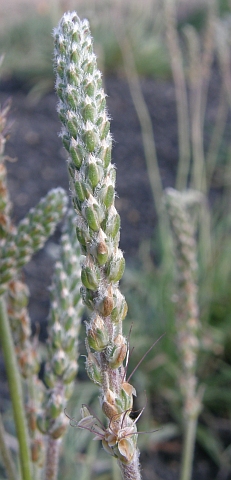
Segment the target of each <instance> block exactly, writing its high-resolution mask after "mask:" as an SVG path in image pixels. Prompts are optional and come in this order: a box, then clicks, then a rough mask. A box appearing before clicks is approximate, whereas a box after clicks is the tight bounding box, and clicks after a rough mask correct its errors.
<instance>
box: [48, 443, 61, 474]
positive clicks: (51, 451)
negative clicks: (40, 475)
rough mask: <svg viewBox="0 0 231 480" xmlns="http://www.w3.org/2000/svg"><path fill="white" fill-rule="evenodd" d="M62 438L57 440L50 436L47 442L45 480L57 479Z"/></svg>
mask: <svg viewBox="0 0 231 480" xmlns="http://www.w3.org/2000/svg"><path fill="white" fill-rule="evenodd" d="M60 444H61V440H60V439H58V440H55V439H54V438H52V437H50V436H49V437H48V442H47V454H46V467H45V480H56V479H57V475H58V466H59V447H60Z"/></svg>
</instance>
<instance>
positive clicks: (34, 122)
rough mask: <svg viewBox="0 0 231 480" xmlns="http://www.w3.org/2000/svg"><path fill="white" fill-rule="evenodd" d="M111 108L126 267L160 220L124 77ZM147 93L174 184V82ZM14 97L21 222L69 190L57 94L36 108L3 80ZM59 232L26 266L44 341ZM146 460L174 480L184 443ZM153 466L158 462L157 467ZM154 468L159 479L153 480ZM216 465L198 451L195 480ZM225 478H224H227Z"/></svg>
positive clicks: (109, 88) (14, 177)
mask: <svg viewBox="0 0 231 480" xmlns="http://www.w3.org/2000/svg"><path fill="white" fill-rule="evenodd" d="M218 84H219V78H218V74H216V73H214V76H213V79H212V82H211V85H210V90H209V109H208V111H207V116H206V118H207V123H208V124H212V123H213V121H214V118H215V114H216V102H217V97H218V95H217V88H218ZM105 88H106V92H107V94H108V110H109V114H110V116H111V117H112V122H111V131H112V134H113V138H114V148H113V162H114V163H115V164H116V167H117V194H118V198H117V200H116V206H117V209H118V211H119V213H120V215H121V223H122V229H121V244H120V245H121V248H122V250H123V251H124V255H125V259H126V261H127V264H129V263H131V262H136V261H137V259H138V258H139V247H140V244H141V242H142V241H144V240H147V239H149V238H151V237H153V232H154V228H155V223H156V214H155V210H154V206H153V200H152V194H151V189H150V185H149V178H148V175H147V169H146V164H145V157H144V151H143V146H142V140H141V132H140V125H139V121H138V118H137V115H136V112H135V109H134V106H133V103H132V100H131V96H130V92H129V88H128V85H127V83H126V81H125V80H124V78H120V77H116V76H113V77H107V78H106V80H105ZM142 89H143V93H144V97H145V100H146V102H147V105H148V108H149V111H150V115H151V119H152V122H153V128H154V134H155V140H156V148H157V155H158V159H159V165H160V172H161V176H162V179H163V184H164V187H167V186H174V178H175V172H176V165H177V159H178V142H177V123H176V105H175V95H174V87H173V84H172V82H171V81H170V80H169V81H154V80H152V79H143V80H142ZM9 96H10V97H12V108H11V114H10V117H11V119H12V120H14V123H13V126H12V128H11V137H10V139H9V142H8V143H7V147H6V154H7V155H9V156H10V157H12V158H14V159H16V160H17V161H15V162H10V161H9V162H8V164H7V166H8V172H9V176H8V185H9V190H10V194H11V199H12V204H13V208H12V215H13V219H14V221H15V223H17V222H18V221H19V220H20V219H21V218H23V216H24V215H25V214H26V212H27V211H28V210H29V208H31V207H32V206H34V205H35V204H36V203H37V202H38V201H39V199H40V198H41V196H43V195H45V194H46V193H47V192H48V191H49V190H50V189H51V188H54V187H57V186H62V187H64V188H65V189H66V190H68V177H67V169H66V162H65V158H66V154H65V151H64V148H63V147H62V142H61V139H60V138H59V137H58V132H59V131H60V127H61V125H60V121H59V119H58V115H57V113H56V102H57V100H56V96H55V94H54V93H49V94H47V95H46V96H44V97H43V98H42V99H41V100H40V101H39V102H38V103H37V104H34V103H33V101H32V100H31V97H30V96H28V92H26V91H24V89H23V85H19V84H17V82H16V81H13V80H12V81H8V82H3V83H2V85H1V86H0V102H1V104H3V103H4V100H5V99H7V98H8V97H9ZM214 192H215V191H214ZM59 234H60V228H59V229H58V231H57V233H56V234H55V235H54V236H53V237H52V239H50V240H49V241H48V243H47V244H46V246H45V248H44V250H43V251H41V252H39V253H38V254H36V255H35V257H34V258H33V260H32V261H31V262H30V263H29V265H28V266H27V267H26V268H25V276H26V280H27V282H28V284H29V286H30V290H31V300H30V314H31V318H32V322H33V324H35V323H36V322H38V323H39V324H40V325H41V332H42V335H44V332H45V322H46V318H47V315H48V292H47V287H48V286H49V284H50V278H51V274H52V265H53V262H54V256H55V251H56V250H57V249H56V248H55V246H56V245H57V243H58V238H59ZM164 450H165V451H163V450H162V448H161V447H160V448H159V452H149V453H148V454H146V455H143V459H142V458H141V461H142V460H143V461H142V464H143V465H145V466H144V468H143V478H144V480H151V479H154V480H158V479H159V480H161V479H165V480H176V479H178V476H179V472H178V468H179V458H180V443H179V441H178V443H177V442H176V443H174V442H171V443H170V444H169V446H168V445H167V444H166V445H165V447H164ZM153 460H154V462H153ZM154 469H155V472H156V473H155V474H154ZM216 475H217V472H216V467H215V466H214V465H213V464H212V462H211V460H210V459H208V458H207V457H206V456H205V454H204V453H203V452H200V451H197V453H196V461H195V473H194V476H193V479H194V480H196V479H197V480H202V479H203V480H215V478H216ZM228 478H231V477H228V476H226V475H225V476H222V477H219V480H228Z"/></svg>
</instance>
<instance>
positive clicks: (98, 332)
mask: <svg viewBox="0 0 231 480" xmlns="http://www.w3.org/2000/svg"><path fill="white" fill-rule="evenodd" d="M54 39H55V70H56V90H57V94H58V97H59V103H58V113H59V117H60V120H61V122H62V124H63V127H62V131H61V137H62V140H63V144H64V146H65V148H66V149H67V151H68V154H69V157H68V170H69V174H70V186H71V192H72V200H73V205H74V209H75V211H76V214H77V228H76V231H77V237H78V239H79V242H80V244H81V247H82V253H83V262H82V272H81V279H82V288H81V294H82V298H83V301H84V302H85V304H86V305H87V307H88V308H89V309H90V311H91V315H90V318H89V321H88V323H87V324H86V334H87V337H86V348H87V359H86V369H87V372H88V375H89V377H90V378H91V379H92V380H93V381H94V382H95V383H96V384H97V385H99V386H100V388H101V405H102V410H103V412H104V414H105V415H106V417H107V419H108V427H107V428H106V429H104V430H100V433H99V435H98V436H97V438H98V439H101V440H102V444H103V446H104V448H105V450H106V451H107V452H108V453H110V454H111V455H113V456H114V457H116V458H118V460H119V463H120V467H121V471H122V473H123V476H124V478H125V479H128V478H129V479H134V480H137V479H138V480H139V479H140V473H139V465H138V463H139V462H138V450H137V447H136V440H137V431H136V423H135V422H134V421H133V420H132V419H131V418H130V412H131V409H132V405H133V394H134V389H133V387H132V386H130V385H129V384H128V383H127V382H126V380H125V368H124V366H123V362H124V360H125V358H126V356H127V354H128V345H127V340H126V338H125V337H124V336H123V333H122V322H123V319H124V318H125V316H126V313H127V304H126V301H125V298H124V296H123V295H122V294H121V292H120V289H119V280H120V279H121V277H122V275H123V272H124V267H125V261H124V257H123V253H122V251H121V250H120V249H119V247H118V245H119V237H120V217H119V214H118V212H117V210H116V208H115V206H114V199H115V177H116V172H115V167H114V166H113V165H112V164H111V147H112V139H111V134H110V122H109V117H108V114H107V110H106V95H105V93H104V90H103V88H102V80H101V73H100V72H99V70H98V69H97V65H96V57H95V55H94V53H93V46H92V39H91V35H90V30H89V24H88V21H87V20H83V21H81V20H80V19H79V18H78V16H77V14H76V13H75V12H72V13H66V14H64V16H63V17H62V19H61V21H60V23H59V25H58V28H57V29H55V31H54ZM85 417H89V414H88V412H87V413H85V412H83V419H84V418H85ZM89 425H90V426H89ZM79 426H80V427H81V428H87V429H90V430H92V431H93V432H94V433H97V432H96V421H95V420H94V419H93V420H92V419H91V421H90V423H89V422H88V419H86V420H81V421H80V425H79ZM97 428H98V427H97ZM112 437H113V438H112Z"/></svg>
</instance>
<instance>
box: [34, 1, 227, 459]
mask: <svg viewBox="0 0 231 480" xmlns="http://www.w3.org/2000/svg"><path fill="white" fill-rule="evenodd" d="M217 5H218V7H219V11H218V13H216V16H215V18H216V24H218V23H219V22H220V19H221V20H222V22H221V24H220V27H221V30H220V31H222V32H225V31H228V30H226V27H227V28H229V27H228V26H229V22H228V17H225V16H224V15H227V14H228V13H229V6H228V4H226V5H225V2H219V3H217ZM201 13H202V14H201ZM96 17H97V15H96V16H95V18H96ZM149 17H150V15H149ZM158 18H161V19H163V18H164V17H163V13H162V14H161V17H158ZM206 19H207V13H206V10H204V11H203V12H200V14H198V15H192V16H191V17H187V19H186V21H185V19H184V20H182V19H181V18H180V20H179V17H177V23H176V28H177V31H176V33H177V35H178V39H180V43H179V45H180V47H182V46H183V49H182V55H183V67H184V69H183V73H185V72H186V80H187V79H188V77H187V72H188V71H189V70H190V68H186V69H185V65H186V67H189V64H188V58H189V55H188V50H187V42H186V38H187V37H186V36H185V35H187V29H186V31H185V30H184V27H185V23H187V22H188V23H190V26H193V32H194V33H193V35H194V36H193V37H190V38H194V39H195V37H196V38H197V39H199V42H200V41H201V39H202V36H203V32H204V27H205V25H206ZM223 22H224V23H223ZM131 23H132V22H131ZM53 24H55V22H54V23H53ZM161 25H164V23H163V24H161V22H159V28H160V29H161ZM134 32H136V30H135V29H134ZM188 33H189V32H188ZM191 33H192V30H191ZM49 35H50V31H49ZM134 36H135V33H134ZM49 38H50V37H49ZM145 38H147V37H145ZM160 38H161V42H162V41H163V40H164V35H162V36H161V37H160ZM188 38H189V37H188ZM227 38H228V36H226V35H225V36H224V37H223V36H222V37H221V35H218V38H217V39H219V42H220V45H223V46H222V47H220V53H221V54H223V60H222V61H221V62H222V65H223V66H222V72H223V73H222V78H224V77H223V75H224V74H225V75H226V82H227V81H228V76H229V64H228V62H229V44H228V42H227ZM225 39H226V41H225V43H221V40H222V42H224V40H225ZM152 40H153V37H152V36H151V37H150V43H151V42H152ZM214 41H215V40H214ZM113 42H114V40H113V41H112V46H113ZM37 43H38V42H37ZM131 43H132V49H131V51H132V52H133V55H134V57H136V51H135V49H134V44H133V42H131ZM97 45H98V42H97ZM144 47H145V46H144ZM111 48H112V47H111ZM113 48H114V47H113ZM164 48H166V47H164ZM216 48H218V47H216ZM115 51H116V52H117V53H119V58H120V61H121V59H122V54H121V53H120V52H119V49H118V45H117V46H116V47H115ZM217 51H218V50H217ZM98 52H99V54H100V52H102V50H101V49H100V48H99V49H98ZM165 52H167V50H165ZM186 52H187V55H185V54H186ZM214 52H215V50H213V55H214V58H216V62H217V61H218V55H217V53H216V54H215V53H214ZM225 52H226V55H224V53H225ZM220 53H219V56H220ZM100 58H101V59H103V55H100ZM111 58H113V56H112V57H111ZM191 60H192V59H191ZM100 61H101V63H102V64H103V60H100ZM119 65H120V63H119ZM135 65H136V63H135ZM149 65H150V62H149ZM170 66H171V65H170V60H169V65H168V71H170ZM144 67H145V64H144ZM144 71H145V70H144ZM191 72H192V68H191ZM212 72H213V70H212ZM130 75H131V72H130ZM221 87H222V88H221V92H220V101H219V105H218V110H217V117H216V118H217V123H216V124H215V125H212V124H211V122H210V120H209V119H207V118H206V121H205V128H204V133H205V153H206V156H208V158H209V156H210V159H211V160H209V161H208V166H209V168H208V172H207V179H208V185H211V186H212V187H213V192H214V193H215V192H217V186H218V185H219V186H220V187H219V188H221V189H222V193H225V196H224V197H223V198H222V199H221V202H220V201H219V204H218V202H217V201H216V199H215V195H213V194H212V195H211V193H209V198H210V199H211V198H212V205H213V210H212V215H211V219H210V222H211V223H210V225H211V231H212V236H211V237H210V235H209V236H208V235H207V237H206V238H207V240H206V242H204V240H203V241H202V239H204V238H205V236H204V235H205V232H203V231H202V230H201V229H200V234H199V248H200V252H201V253H200V258H199V265H200V267H199V282H200V283H199V284H200V289H199V303H200V311H201V316H202V324H203V328H204V329H205V331H206V333H207V338H206V342H205V344H204V348H203V350H201V351H200V357H199V364H200V369H199V370H200V379H201V381H204V382H205V383H206V386H207V388H206V389H205V396H204V402H205V408H204V411H203V412H202V415H201V417H200V422H199V428H198V440H199V441H200V442H201V444H203V446H204V447H205V448H206V449H207V451H208V452H210V453H211V454H212V458H213V459H215V460H216V462H217V464H218V465H221V463H223V464H224V459H225V464H227V465H229V462H230V460H229V454H228V450H227V453H225V450H224V447H225V445H227V442H228V440H227V441H226V440H225V441H223V440H224V430H223V429H222V427H221V423H219V421H218V420H217V416H218V418H221V419H222V418H223V419H225V422H226V425H227V424H228V416H229V396H230V395H229V387H228V382H229V379H230V374H229V371H230V367H229V363H230V333H229V332H230V328H229V325H230V215H229V213H228V211H227V206H228V204H229V195H230V193H229V180H228V179H229V168H230V167H229V165H230V162H229V144H228V141H227V130H226V133H225V134H224V135H223V133H222V132H223V131H224V130H223V129H224V128H225V125H227V123H226V119H227V113H228V111H229V106H228V101H227V97H226V94H227V89H226V90H225V89H224V82H221ZM225 91H226V93H225ZM213 127H214V135H211V132H212V131H213ZM210 135H211V136H210ZM209 138H210V140H211V141H210V142H208V140H209ZM208 144H209V148H208ZM211 182H212V183H211ZM224 184H225V185H226V187H225V188H224V189H223V185H224ZM215 187H216V188H215ZM220 191H221V190H220ZM216 198H218V197H216ZM220 198H221V197H219V199H220ZM205 211H206V210H205ZM206 216H207V215H206ZM203 218H206V217H203ZM207 219H208V216H207ZM203 222H204V220H203ZM208 240H209V241H208ZM162 245H163V243H161V242H160V240H159V234H158V233H157V231H156V232H155V244H154V241H151V249H149V246H150V243H149V242H147V243H146V244H143V245H142V246H141V248H140V263H139V270H135V269H133V270H131V271H130V272H129V271H127V273H126V277H125V280H124V282H123V288H124V289H125V293H126V298H127V299H128V301H129V297H130V295H131V297H130V298H132V301H129V312H130V313H129V315H130V317H129V318H131V320H134V319H135V320H136V319H137V322H136V321H134V327H133V338H134V340H133V339H132V340H131V343H132V344H134V343H135V344H136V349H135V351H134V352H133V355H132V357H131V360H130V363H131V369H132V365H133V366H134V365H135V364H136V363H137V361H138V358H140V355H138V352H139V351H142V352H143V353H144V352H145V350H146V348H147V346H146V345H147V343H148V342H150V337H151V336H152V337H154V338H156V336H158V335H160V334H161V333H162V331H163V327H162V325H163V323H165V326H166V330H168V332H169V335H168V336H165V337H164V338H163V339H162V341H161V343H160V344H159V345H157V346H156V350H155V358H151V359H150V357H148V359H147V361H146V363H145V368H144V366H142V365H141V366H140V374H139V373H137V383H136V385H138V384H140V385H141V384H142V385H143V388H147V386H148V388H149V389H150V392H151V394H152V395H151V399H152V400H151V401H152V403H153V404H154V406H156V407H158V402H159V401H161V402H163V403H164V404H165V405H166V412H168V413H169V411H170V417H168V420H169V421H171V422H172V420H173V419H174V421H175V422H176V424H178V425H179V424H180V420H179V418H180V408H179V405H180V403H179V398H178V397H177V395H175V390H174V389H175V385H176V380H177V377H178V375H179V368H178V367H175V366H177V358H176V350H175V344H174V342H173V334H174V333H173V327H172V325H173V318H174V305H173V304H172V301H171V298H170V296H169V291H172V282H173V279H172V272H173V263H172V260H171V256H169V255H168V256H167V255H165V256H162V261H160V258H161V257H160V255H161V251H162ZM208 245H209V248H208ZM157 246H158V247H157ZM157 250H158V253H157ZM166 250H167V249H166ZM153 252H154V253H153ZM203 252H204V253H205V254H206V255H204V254H203ZM153 257H154V258H155V261H153ZM135 268H136V269H137V264H136V266H135ZM141 275H142V277H141ZM140 278H142V282H141V281H140ZM141 315H142V318H145V321H144V323H143V329H142V330H141V331H140V330H139V329H138V324H139V325H140V323H139V322H138V319H139V317H140V316H141ZM160 320H161V322H162V323H160ZM128 323H129V322H128ZM208 325H209V329H208V328H207V326H208ZM140 328H142V325H141V326H140ZM208 331H209V332H211V335H208ZM134 381H135V382H136V379H135V378H134ZM160 399H161V400H160ZM150 412H151V405H149V404H148V406H147V408H146V411H145V412H144V417H143V426H144V427H142V426H141V429H143V428H144V429H146V430H148V429H149V427H147V425H148V423H149V421H150V416H149V415H150ZM152 417H153V415H152ZM154 417H155V418H156V419H157V420H158V419H159V420H160V422H161V421H162V417H161V414H160V411H159V410H158V408H156V414H155V415H154ZM165 420H166V417H165ZM174 432H175V435H176V434H177V432H179V430H177V428H176V429H175V430H174ZM211 433H212V434H211ZM225 435H226V434H225ZM155 438H158V436H156V437H155ZM155 438H154V436H153V435H152V436H151V441H150V443H152V442H155ZM141 442H142V444H145V436H143V437H142V438H140V443H141Z"/></svg>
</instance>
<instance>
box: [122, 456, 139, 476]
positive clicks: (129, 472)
mask: <svg viewBox="0 0 231 480" xmlns="http://www.w3.org/2000/svg"><path fill="white" fill-rule="evenodd" d="M119 466H120V469H121V472H122V475H123V478H124V480H141V475H140V469H139V457H138V453H137V454H136V455H134V458H133V461H132V462H131V463H130V464H129V465H124V463H122V462H119Z"/></svg>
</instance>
